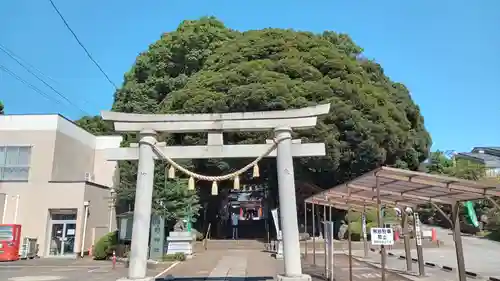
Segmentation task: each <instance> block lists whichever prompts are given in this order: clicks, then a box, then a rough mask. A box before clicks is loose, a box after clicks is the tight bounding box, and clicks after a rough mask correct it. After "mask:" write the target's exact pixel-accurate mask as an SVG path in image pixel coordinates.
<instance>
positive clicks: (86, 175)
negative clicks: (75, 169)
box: [85, 172, 95, 182]
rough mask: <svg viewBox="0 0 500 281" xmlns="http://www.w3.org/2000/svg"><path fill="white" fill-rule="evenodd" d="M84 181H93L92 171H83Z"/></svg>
mask: <svg viewBox="0 0 500 281" xmlns="http://www.w3.org/2000/svg"><path fill="white" fill-rule="evenodd" d="M85 181H88V182H93V181H95V175H94V174H93V173H88V172H87V173H85Z"/></svg>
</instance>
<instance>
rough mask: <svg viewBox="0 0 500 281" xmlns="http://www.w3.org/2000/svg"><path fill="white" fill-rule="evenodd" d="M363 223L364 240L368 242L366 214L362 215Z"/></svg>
mask: <svg viewBox="0 0 500 281" xmlns="http://www.w3.org/2000/svg"><path fill="white" fill-rule="evenodd" d="M361 223H362V230H363V238H364V239H365V241H366V236H367V233H366V214H365V213H363V214H362V215H361Z"/></svg>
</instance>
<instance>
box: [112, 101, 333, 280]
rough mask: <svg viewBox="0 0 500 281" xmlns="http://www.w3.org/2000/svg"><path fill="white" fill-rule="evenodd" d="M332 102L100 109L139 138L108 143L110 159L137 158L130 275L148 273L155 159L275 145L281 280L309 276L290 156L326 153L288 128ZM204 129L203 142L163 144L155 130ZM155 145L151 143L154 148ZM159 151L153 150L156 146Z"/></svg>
mask: <svg viewBox="0 0 500 281" xmlns="http://www.w3.org/2000/svg"><path fill="white" fill-rule="evenodd" d="M329 110H330V104H324V105H318V106H312V107H305V108H301V109H291V110H283V111H266V112H245V113H243V112H241V113H222V114H215V113H214V114H165V115H156V114H128V113H120V112H109V111H105V112H102V117H103V119H104V120H108V121H113V122H114V127H115V131H118V132H139V133H140V142H139V144H132V145H131V147H128V148H118V149H107V150H106V158H107V160H109V161H117V160H139V165H138V166H139V167H138V172H137V189H136V196H135V210H134V222H133V230H132V246H131V252H130V267H129V272H128V278H129V279H131V280H138V279H141V280H143V279H144V278H145V277H146V269H147V255H148V253H147V249H148V240H149V237H148V234H149V228H150V223H151V221H150V220H151V204H152V202H151V201H152V193H153V177H154V160H155V159H161V158H162V155H163V156H168V157H169V158H171V159H208V158H257V157H260V156H262V155H264V153H265V152H266V151H268V150H269V149H271V148H273V146H275V147H276V149H274V150H273V151H271V153H269V154H268V155H266V157H276V158H277V168H278V171H277V172H278V189H279V202H280V203H279V208H280V220H281V225H282V237H283V252H284V261H285V274H284V275H282V276H281V275H280V276H278V279H280V280H288V279H293V280H294V281H295V280H310V278H311V277H310V276H308V275H303V274H302V267H301V261H300V245H299V231H298V223H297V210H296V198H295V178H294V169H293V157H307V156H324V155H325V145H324V143H304V144H303V143H301V141H300V140H292V137H291V132H292V129H296V130H300V129H310V128H313V127H314V126H315V125H316V122H317V116H319V115H323V114H327V113H328V112H329ZM270 130H274V136H275V140H280V141H279V142H277V143H274V140H268V141H266V144H252V145H248V144H245V145H224V142H223V132H234V131H270ZM160 131H161V132H169V133H197V132H208V140H207V145H205V146H166V145H165V143H158V142H157V140H156V136H157V134H156V132H160ZM153 148H154V149H153ZM155 151H156V152H158V153H156V152H155Z"/></svg>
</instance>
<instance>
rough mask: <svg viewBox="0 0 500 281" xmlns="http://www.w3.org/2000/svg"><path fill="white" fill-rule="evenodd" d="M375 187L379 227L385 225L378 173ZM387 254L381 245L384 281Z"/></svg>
mask: <svg viewBox="0 0 500 281" xmlns="http://www.w3.org/2000/svg"><path fill="white" fill-rule="evenodd" d="M375 182H376V184H375V188H376V192H377V225H378V227H383V218H382V212H381V210H380V208H381V207H382V206H381V202H380V181H379V178H378V176H377V175H375ZM386 257H387V256H386V254H385V246H384V245H380V264H381V268H380V270H381V275H382V281H385V280H386V276H385V264H386Z"/></svg>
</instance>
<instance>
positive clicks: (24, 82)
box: [0, 64, 90, 115]
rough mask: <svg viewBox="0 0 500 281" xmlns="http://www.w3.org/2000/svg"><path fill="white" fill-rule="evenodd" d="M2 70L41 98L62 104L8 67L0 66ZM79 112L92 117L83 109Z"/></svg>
mask: <svg viewBox="0 0 500 281" xmlns="http://www.w3.org/2000/svg"><path fill="white" fill-rule="evenodd" d="M0 70H3V71H4V72H5V73H7V74H9V75H10V76H12V77H14V78H15V79H16V80H18V81H19V82H21V83H23V84H24V85H26V86H28V87H29V88H31V89H32V90H33V91H35V92H36V93H38V94H39V95H41V96H44V97H45V98H47V99H48V100H51V101H53V102H55V103H58V104H61V101H60V100H58V99H54V98H53V97H52V96H50V95H48V94H47V93H45V92H44V91H42V90H40V89H39V88H38V87H36V86H34V85H33V84H31V83H29V82H28V81H26V80H24V79H23V78H21V77H19V75H17V74H15V73H14V72H13V71H12V70H10V69H8V68H7V67H5V66H3V65H1V64H0ZM77 109H78V110H80V111H81V112H82V113H83V114H85V115H90V114H89V113H88V112H85V111H84V110H83V109H81V108H79V107H77Z"/></svg>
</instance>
